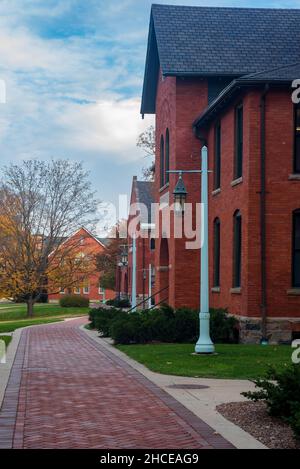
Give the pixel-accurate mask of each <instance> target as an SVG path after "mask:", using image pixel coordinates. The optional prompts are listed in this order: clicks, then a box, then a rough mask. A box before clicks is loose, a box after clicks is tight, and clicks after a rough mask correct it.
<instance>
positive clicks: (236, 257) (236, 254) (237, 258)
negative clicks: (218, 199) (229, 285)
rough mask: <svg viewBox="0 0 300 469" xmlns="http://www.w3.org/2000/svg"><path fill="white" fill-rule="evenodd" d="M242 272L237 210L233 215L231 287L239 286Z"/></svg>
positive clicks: (238, 212) (240, 221) (240, 220)
mask: <svg viewBox="0 0 300 469" xmlns="http://www.w3.org/2000/svg"><path fill="white" fill-rule="evenodd" d="M241 273H242V216H241V212H240V211H239V210H237V211H236V212H235V214H234V217H233V288H240V287H241V277H242V275H241Z"/></svg>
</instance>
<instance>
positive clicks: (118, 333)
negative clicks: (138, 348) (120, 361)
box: [110, 313, 150, 345]
mask: <svg viewBox="0 0 300 469" xmlns="http://www.w3.org/2000/svg"><path fill="white" fill-rule="evenodd" d="M125 314H126V316H124V317H119V318H118V319H116V321H114V322H113V323H112V324H111V328H110V331H111V337H112V338H113V339H114V341H115V343H116V344H124V345H128V344H137V343H138V344H145V343H146V342H149V339H150V334H149V329H148V328H147V326H145V323H144V322H143V320H142V318H141V315H140V314H139V313H132V314H127V313H125Z"/></svg>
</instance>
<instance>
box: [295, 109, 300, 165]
mask: <svg viewBox="0 0 300 469" xmlns="http://www.w3.org/2000/svg"><path fill="white" fill-rule="evenodd" d="M294 139H295V144H294V172H295V173H300V105H299V104H298V105H297V106H295V125H294Z"/></svg>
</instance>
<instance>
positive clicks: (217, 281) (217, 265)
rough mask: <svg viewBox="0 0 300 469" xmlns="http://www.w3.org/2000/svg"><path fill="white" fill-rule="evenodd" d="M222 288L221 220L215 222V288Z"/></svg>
mask: <svg viewBox="0 0 300 469" xmlns="http://www.w3.org/2000/svg"><path fill="white" fill-rule="evenodd" d="M219 286H220V220H215V222H214V287H219Z"/></svg>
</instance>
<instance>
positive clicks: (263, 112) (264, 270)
mask: <svg viewBox="0 0 300 469" xmlns="http://www.w3.org/2000/svg"><path fill="white" fill-rule="evenodd" d="M269 88H270V86H269V85H268V84H266V85H265V89H264V91H263V93H262V95H261V99H260V138H261V141H260V183H261V190H260V241H261V326H262V327H261V329H262V339H261V344H262V345H267V344H268V342H269V340H268V327H267V317H268V312H267V262H266V96H267V93H268V91H269Z"/></svg>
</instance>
